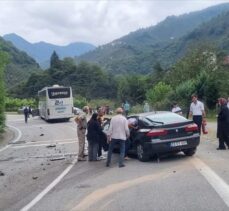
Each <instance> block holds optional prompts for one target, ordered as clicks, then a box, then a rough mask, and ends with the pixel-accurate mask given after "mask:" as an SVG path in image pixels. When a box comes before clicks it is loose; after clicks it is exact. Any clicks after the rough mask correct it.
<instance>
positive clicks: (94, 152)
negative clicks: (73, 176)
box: [75, 106, 130, 168]
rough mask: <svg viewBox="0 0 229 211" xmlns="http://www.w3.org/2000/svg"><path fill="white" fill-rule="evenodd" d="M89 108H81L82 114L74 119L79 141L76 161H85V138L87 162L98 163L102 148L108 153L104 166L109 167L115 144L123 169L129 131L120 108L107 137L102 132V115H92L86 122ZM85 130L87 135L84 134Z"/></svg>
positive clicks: (120, 165) (99, 113)
mask: <svg viewBox="0 0 229 211" xmlns="http://www.w3.org/2000/svg"><path fill="white" fill-rule="evenodd" d="M88 112H89V107H88V106H85V107H84V108H83V113H81V114H80V115H79V116H77V117H76V118H75V122H76V123H77V135H78V140H79V153H78V161H86V160H87V159H86V156H87V155H86V154H84V148H85V137H87V140H88V161H98V160H101V159H99V156H101V155H102V148H103V149H104V150H105V151H108V154H107V162H106V166H107V167H109V166H110V163H111V157H112V152H113V148H114V146H115V145H116V144H119V145H120V158H119V167H120V168H121V167H124V166H125V165H124V158H125V156H126V155H127V150H128V144H129V141H127V139H128V138H129V135H130V131H129V125H128V121H127V119H126V117H125V116H124V115H123V114H124V111H123V109H122V108H118V109H117V110H116V115H115V116H114V117H112V119H111V122H110V126H109V130H108V134H107V136H106V135H105V134H104V133H103V131H102V127H101V124H102V121H103V113H101V112H100V111H98V113H93V114H92V116H91V118H90V120H89V121H88V122H87V114H88ZM86 130H87V133H86Z"/></svg>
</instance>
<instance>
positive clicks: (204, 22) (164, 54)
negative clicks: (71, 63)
mask: <svg viewBox="0 0 229 211" xmlns="http://www.w3.org/2000/svg"><path fill="white" fill-rule="evenodd" d="M225 11H229V4H222V5H218V6H214V7H211V8H208V9H205V10H202V11H198V12H193V13H189V14H185V15H181V16H178V17H176V16H171V17H168V18H166V19H165V20H164V21H162V22H161V23H159V24H158V25H156V26H152V27H149V28H146V29H141V30H138V31H136V32H133V33H130V34H129V35H127V36H125V37H122V38H120V39H118V40H115V41H113V42H112V43H109V44H107V45H104V46H100V47H98V48H97V49H96V50H94V51H92V52H90V53H87V54H85V55H83V56H81V57H80V59H82V60H86V61H90V62H95V63H98V64H100V65H102V66H103V67H104V68H105V69H107V70H108V71H111V72H112V73H115V74H120V73H129V72H136V73H148V72H150V71H151V70H152V69H153V67H154V65H155V64H156V63H158V62H160V63H161V64H162V66H163V67H168V66H170V65H171V64H174V62H176V61H177V59H178V58H181V57H182V56H184V55H185V52H186V50H187V48H188V43H189V39H190V42H191V41H192V34H193V33H196V32H192V31H193V30H195V29H196V28H198V27H200V28H199V29H198V30H200V29H201V28H203V31H206V29H205V28H206V27H209V26H210V25H214V27H216V29H218V30H219V31H220V30H221V29H220V27H221V25H220V26H219V25H217V24H215V20H213V22H211V19H212V18H214V17H217V16H218V15H219V14H221V13H222V12H225ZM227 20H228V19H227V16H225V17H223V16H221V21H224V22H226V21H227ZM183 36H185V38H182V37H183ZM206 36H207V35H206ZM206 36H205V37H203V38H206ZM221 36H222V34H220V33H218V34H216V36H215V38H216V39H219V40H221V39H222V38H221ZM181 38H182V39H181ZM180 39H181V41H180ZM184 39H186V41H185V40H184ZM195 42H196V40H195ZM183 43H184V44H183Z"/></svg>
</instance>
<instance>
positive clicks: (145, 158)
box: [137, 144, 150, 162]
mask: <svg viewBox="0 0 229 211" xmlns="http://www.w3.org/2000/svg"><path fill="white" fill-rule="evenodd" d="M137 156H138V160H140V161H142V162H146V161H148V160H149V159H150V156H149V155H147V154H146V153H145V152H144V148H143V146H142V144H138V145H137Z"/></svg>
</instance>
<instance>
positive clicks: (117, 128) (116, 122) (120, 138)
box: [106, 108, 130, 168]
mask: <svg viewBox="0 0 229 211" xmlns="http://www.w3.org/2000/svg"><path fill="white" fill-rule="evenodd" d="M116 113H117V115H116V116H114V117H112V119H111V123H110V127H109V130H108V141H109V150H108V156H107V163H106V166H107V167H108V166H110V162H111V156H112V151H113V148H114V146H115V145H116V144H119V146H120V155H119V167H120V168H121V167H124V166H125V165H124V164H123V161H124V155H125V141H126V140H127V138H128V137H129V136H130V131H129V128H128V121H127V119H126V118H125V117H124V116H123V115H122V113H123V109H122V108H118V109H117V110H116Z"/></svg>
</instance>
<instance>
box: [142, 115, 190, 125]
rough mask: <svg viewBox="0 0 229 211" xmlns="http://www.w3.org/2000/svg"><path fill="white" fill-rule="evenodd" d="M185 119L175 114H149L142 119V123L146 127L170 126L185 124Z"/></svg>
mask: <svg viewBox="0 0 229 211" xmlns="http://www.w3.org/2000/svg"><path fill="white" fill-rule="evenodd" d="M186 121H187V119H186V118H184V117H183V116H180V115H178V114H175V113H169V112H168V113H158V114H151V115H148V116H145V117H144V122H145V123H147V124H148V125H155V124H172V123H180V122H186Z"/></svg>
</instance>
